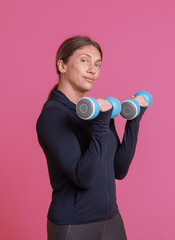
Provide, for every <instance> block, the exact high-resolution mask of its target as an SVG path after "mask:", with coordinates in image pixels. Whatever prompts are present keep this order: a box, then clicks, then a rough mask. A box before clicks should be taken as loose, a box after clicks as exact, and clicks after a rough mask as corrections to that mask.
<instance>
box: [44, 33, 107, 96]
mask: <svg viewBox="0 0 175 240" xmlns="http://www.w3.org/2000/svg"><path fill="white" fill-rule="evenodd" d="M87 45H92V46H94V47H95V48H97V49H98V51H99V52H100V55H101V59H102V57H103V54H102V50H101V47H100V45H99V44H98V43H97V42H95V41H92V40H91V39H90V37H88V36H80V35H77V36H74V37H71V38H68V39H66V40H65V41H64V42H63V43H62V44H61V46H60V47H59V49H58V51H57V53H56V69H57V73H58V75H60V71H59V69H58V66H57V62H58V60H62V61H63V62H64V63H67V62H68V60H69V57H70V56H72V55H73V53H74V52H75V51H76V50H77V49H79V48H82V47H84V46H87ZM57 87H58V83H57V84H56V85H55V86H54V87H53V88H52V89H51V91H50V94H49V97H48V99H49V98H50V95H51V92H52V91H53V89H55V88H57Z"/></svg>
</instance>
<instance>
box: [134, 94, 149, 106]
mask: <svg viewBox="0 0 175 240" xmlns="http://www.w3.org/2000/svg"><path fill="white" fill-rule="evenodd" d="M131 98H132V99H135V100H136V101H137V102H138V103H139V105H140V106H142V107H148V103H147V101H146V100H145V99H144V97H143V96H142V95H138V96H136V97H134V96H132V97H131Z"/></svg>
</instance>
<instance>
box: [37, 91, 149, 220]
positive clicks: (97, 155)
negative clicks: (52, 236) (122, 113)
mask: <svg viewBox="0 0 175 240" xmlns="http://www.w3.org/2000/svg"><path fill="white" fill-rule="evenodd" d="M145 109H146V108H143V107H141V112H140V114H139V116H137V117H136V118H135V119H133V120H130V121H127V122H126V126H125V132H124V137H123V141H122V143H120V140H119V137H118V135H117V133H116V130H115V125H114V120H113V119H110V116H111V113H112V109H110V110H109V111H106V112H100V113H99V115H98V116H97V117H96V118H95V119H93V120H82V119H80V118H79V117H78V116H77V114H76V105H75V104H74V103H72V102H71V101H70V100H69V99H68V98H67V97H66V96H65V95H64V94H63V93H62V92H61V91H58V90H56V89H54V90H53V91H52V94H51V96H50V98H49V100H48V101H47V102H46V103H45V104H44V106H43V109H42V112H41V114H40V116H39V118H38V120H37V125H36V128H37V134H38V140H39V143H40V145H41V147H42V149H43V151H44V153H45V156H46V159H47V165H48V171H49V177H50V183H51V186H52V189H53V192H52V201H51V204H50V207H49V211H48V216H47V217H48V219H49V220H50V221H51V222H53V223H56V224H83V223H90V222H96V221H101V220H106V219H109V218H111V217H113V216H114V215H116V213H117V211H118V207H117V203H116V186H115V179H123V178H124V177H125V176H126V174H127V172H128V169H129V166H130V164H131V161H132V159H133V156H134V153H135V148H136V143H137V137H138V130H139V121H140V120H141V117H142V115H143V113H144V112H145Z"/></svg>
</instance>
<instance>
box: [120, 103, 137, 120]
mask: <svg viewBox="0 0 175 240" xmlns="http://www.w3.org/2000/svg"><path fill="white" fill-rule="evenodd" d="M132 100H133V99H132ZM132 100H125V101H124V102H122V103H121V112H120V114H121V116H122V117H123V118H126V119H128V120H131V119H133V118H135V117H136V116H137V115H138V114H139V113H138V106H137V103H135V102H136V101H135V102H133V101H132ZM139 112H140V111H139Z"/></svg>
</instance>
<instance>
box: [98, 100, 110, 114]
mask: <svg viewBox="0 0 175 240" xmlns="http://www.w3.org/2000/svg"><path fill="white" fill-rule="evenodd" d="M97 101H98V103H99V105H100V111H101V112H106V111H108V110H110V109H111V108H112V105H111V104H110V103H109V102H108V100H106V99H102V98H98V99H97Z"/></svg>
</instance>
